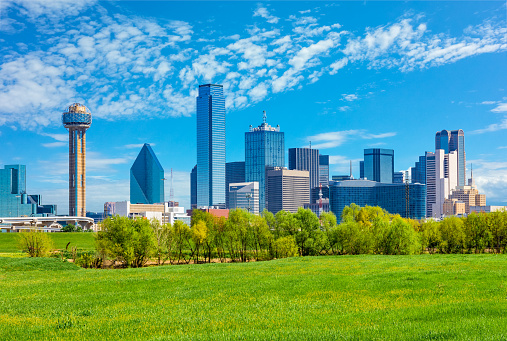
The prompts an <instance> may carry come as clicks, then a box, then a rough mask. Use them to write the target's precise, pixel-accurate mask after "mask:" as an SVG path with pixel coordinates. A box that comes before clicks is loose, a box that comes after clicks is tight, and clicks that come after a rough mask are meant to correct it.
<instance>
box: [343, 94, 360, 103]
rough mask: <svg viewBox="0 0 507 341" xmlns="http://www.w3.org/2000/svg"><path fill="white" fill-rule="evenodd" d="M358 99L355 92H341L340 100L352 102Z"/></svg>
mask: <svg viewBox="0 0 507 341" xmlns="http://www.w3.org/2000/svg"><path fill="white" fill-rule="evenodd" d="M356 99H358V97H357V95H356V94H348V95H347V94H342V100H344V101H348V102H352V101H355V100H356Z"/></svg>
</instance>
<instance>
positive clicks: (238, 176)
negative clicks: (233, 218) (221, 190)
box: [225, 161, 245, 208]
mask: <svg viewBox="0 0 507 341" xmlns="http://www.w3.org/2000/svg"><path fill="white" fill-rule="evenodd" d="M240 182H245V162H244V161H237V162H227V163H226V164H225V203H226V205H227V208H234V207H229V206H228V205H229V185H230V184H231V183H240Z"/></svg>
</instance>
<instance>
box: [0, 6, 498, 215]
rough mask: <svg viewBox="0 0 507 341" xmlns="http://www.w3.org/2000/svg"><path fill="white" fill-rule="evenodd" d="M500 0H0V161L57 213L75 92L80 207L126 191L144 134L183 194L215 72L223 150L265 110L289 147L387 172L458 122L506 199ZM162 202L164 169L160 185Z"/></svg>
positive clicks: (230, 156)
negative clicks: (84, 122)
mask: <svg viewBox="0 0 507 341" xmlns="http://www.w3.org/2000/svg"><path fill="white" fill-rule="evenodd" d="M506 27H507V25H506V5H505V2H504V1H492V2H485V1H465V2H438V1H429V2H422V1H420V2H401V1H399V2H398V1H391V2H367V1H361V2H359V1H358V2H355V1H348V2H332V1H322V2H302V1H297V2H288V1H280V2H268V3H259V2H174V1H153V2H148V1H142V2H141V1H139V2H136V1H112V2H108V1H92V0H73V1H66V0H59V1H45V0H20V1H10V0H7V1H5V0H4V1H2V2H0V51H1V52H0V103H1V106H0V167H3V165H5V164H13V163H21V164H26V165H27V174H28V179H27V186H28V190H29V192H30V193H34V194H42V195H43V200H44V203H48V204H49V203H55V204H58V207H59V213H60V214H64V213H67V211H68V147H67V133H66V130H65V129H64V128H63V126H62V125H61V121H60V120H61V114H62V112H63V111H65V109H66V107H68V106H69V105H70V104H72V103H73V102H80V103H82V104H85V105H86V106H87V107H88V108H89V109H90V110H91V112H92V114H93V123H92V126H91V128H90V129H89V131H88V135H87V209H88V210H91V211H101V210H102V207H103V203H104V202H105V201H119V200H128V198H129V170H130V167H131V165H132V163H133V161H134V159H135V157H136V156H137V154H138V152H139V151H140V149H141V146H142V144H143V143H151V144H152V146H153V149H154V151H155V153H156V154H157V156H158V158H159V160H160V162H161V164H162V166H163V167H164V169H165V171H166V174H167V178H169V173H170V170H171V168H172V169H173V173H174V192H175V200H178V201H180V203H181V204H183V205H184V206H186V207H188V206H189V172H190V170H191V168H192V167H193V165H194V164H195V163H196V151H195V144H196V142H195V140H196V136H195V135H196V131H195V130H196V128H195V97H196V94H197V88H198V85H199V84H204V83H211V82H212V83H218V84H223V85H224V89H225V94H226V105H227V161H240V160H243V159H244V132H245V131H247V130H248V127H249V126H250V125H254V126H256V125H259V124H260V123H261V122H262V111H263V110H266V111H267V115H268V122H269V123H270V124H271V125H278V124H279V125H280V127H281V130H282V131H284V132H285V140H286V142H285V145H286V148H290V147H302V146H308V144H309V142H310V141H311V142H312V146H313V147H316V148H320V150H321V153H322V154H329V155H330V156H331V162H332V165H331V167H330V169H331V171H330V173H331V175H333V174H344V173H345V174H346V173H348V169H349V161H350V160H352V161H353V162H354V164H353V165H354V175H355V176H358V172H359V169H358V162H357V161H359V160H360V159H362V155H363V149H364V148H368V147H379V148H392V149H394V150H395V168H396V170H404V169H408V168H409V167H411V166H413V164H414V162H415V161H417V159H418V156H419V155H423V154H424V152H425V151H433V150H434V136H435V132H436V131H438V130H442V129H449V130H454V129H463V130H464V131H465V143H466V147H465V150H466V154H467V166H468V169H470V164H471V163H472V164H473V169H474V178H475V179H476V183H477V185H478V187H479V189H480V190H481V192H483V193H485V194H486V195H487V201H488V204H504V205H507V90H506V89H507V77H506V75H507V58H506V57H507V28H506ZM166 199H169V181H167V184H166Z"/></svg>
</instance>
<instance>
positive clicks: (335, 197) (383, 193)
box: [329, 180, 426, 219]
mask: <svg viewBox="0 0 507 341" xmlns="http://www.w3.org/2000/svg"><path fill="white" fill-rule="evenodd" d="M407 188H408V191H407ZM352 203H354V204H356V205H358V206H361V207H364V206H366V205H368V206H380V207H382V208H383V209H385V210H386V211H388V212H389V213H391V214H399V215H401V216H402V217H404V218H412V219H423V218H424V217H425V216H426V185H423V184H419V183H418V184H387V183H380V182H376V181H370V180H345V181H336V182H333V183H332V184H331V185H330V188H329V206H330V210H331V211H332V212H333V213H334V214H335V215H336V216H337V217H340V216H341V214H342V212H343V208H344V207H345V206H350V204H352Z"/></svg>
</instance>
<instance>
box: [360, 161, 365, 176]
mask: <svg viewBox="0 0 507 341" xmlns="http://www.w3.org/2000/svg"><path fill="white" fill-rule="evenodd" d="M359 179H364V161H359Z"/></svg>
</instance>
